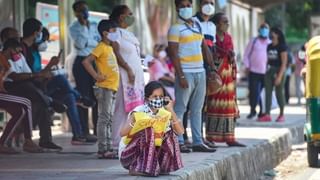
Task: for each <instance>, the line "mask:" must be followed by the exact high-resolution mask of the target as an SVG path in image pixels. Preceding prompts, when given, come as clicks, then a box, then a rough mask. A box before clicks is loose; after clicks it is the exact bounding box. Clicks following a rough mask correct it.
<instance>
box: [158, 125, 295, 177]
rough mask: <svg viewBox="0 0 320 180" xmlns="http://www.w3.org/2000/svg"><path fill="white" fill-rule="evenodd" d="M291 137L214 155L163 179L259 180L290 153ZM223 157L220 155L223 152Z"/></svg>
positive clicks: (286, 132) (287, 132)
mask: <svg viewBox="0 0 320 180" xmlns="http://www.w3.org/2000/svg"><path fill="white" fill-rule="evenodd" d="M291 136H292V135H291V134H290V131H289V130H286V131H284V132H283V133H282V134H278V135H276V136H274V137H272V138H271V139H269V140H264V141H263V142H261V143H258V144H255V145H253V146H250V147H247V148H238V151H233V152H230V154H224V155H223V156H220V157H218V158H217V157H216V156H214V155H212V156H210V157H208V158H207V159H206V160H204V161H202V162H199V163H198V164H195V165H193V166H190V167H186V168H184V169H183V170H181V171H178V172H177V173H175V175H177V176H176V177H175V178H173V177H171V178H169V177H162V178H160V179H168V178H169V179H186V180H200V179H203V180H257V179H259V177H261V175H262V174H263V172H264V171H266V170H269V169H272V168H274V167H276V166H277V165H278V164H279V163H280V162H281V161H282V160H284V159H285V158H286V157H288V155H289V154H290V152H291V145H292V144H291V142H292V138H291ZM220 154H221V153H220Z"/></svg>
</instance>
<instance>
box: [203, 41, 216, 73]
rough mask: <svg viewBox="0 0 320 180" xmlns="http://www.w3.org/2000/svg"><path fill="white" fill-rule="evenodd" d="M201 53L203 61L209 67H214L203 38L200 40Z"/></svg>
mask: <svg viewBox="0 0 320 180" xmlns="http://www.w3.org/2000/svg"><path fill="white" fill-rule="evenodd" d="M202 55H203V58H204V61H205V62H206V63H207V64H208V65H209V66H210V67H211V69H215V66H214V63H213V57H212V53H211V52H210V50H209V47H208V46H207V44H206V43H205V42H204V40H202Z"/></svg>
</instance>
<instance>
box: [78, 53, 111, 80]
mask: <svg viewBox="0 0 320 180" xmlns="http://www.w3.org/2000/svg"><path fill="white" fill-rule="evenodd" d="M95 60H96V57H95V56H94V55H92V54H90V55H89V56H88V57H86V58H85V59H84V60H83V61H82V65H83V66H84V68H85V69H86V71H87V72H88V73H89V74H90V75H91V76H92V77H93V78H94V79H95V80H96V81H97V82H102V81H104V80H105V79H106V77H104V76H102V75H101V74H98V73H97V72H96V71H95V69H94V68H93V67H92V62H93V61H95Z"/></svg>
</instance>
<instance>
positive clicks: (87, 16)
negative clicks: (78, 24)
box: [82, 9, 89, 19]
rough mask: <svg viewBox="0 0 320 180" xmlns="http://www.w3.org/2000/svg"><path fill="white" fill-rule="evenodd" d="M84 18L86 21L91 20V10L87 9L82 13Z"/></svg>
mask: <svg viewBox="0 0 320 180" xmlns="http://www.w3.org/2000/svg"><path fill="white" fill-rule="evenodd" d="M82 16H83V18H84V19H88V18H89V10H88V9H86V10H84V11H82Z"/></svg>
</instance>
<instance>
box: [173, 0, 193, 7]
mask: <svg viewBox="0 0 320 180" xmlns="http://www.w3.org/2000/svg"><path fill="white" fill-rule="evenodd" d="M183 1H186V0H175V1H174V4H175V5H176V7H178V6H179V5H180V4H181V2H183ZM188 1H189V2H190V3H191V4H192V0H188Z"/></svg>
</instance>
